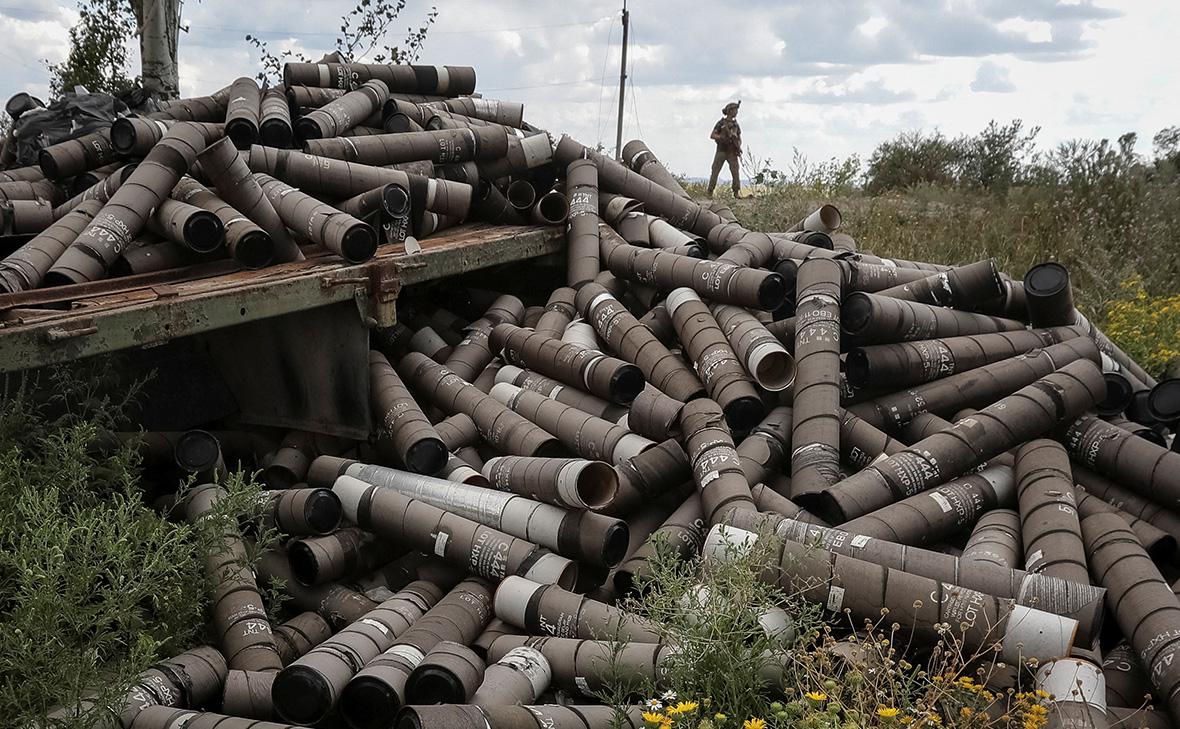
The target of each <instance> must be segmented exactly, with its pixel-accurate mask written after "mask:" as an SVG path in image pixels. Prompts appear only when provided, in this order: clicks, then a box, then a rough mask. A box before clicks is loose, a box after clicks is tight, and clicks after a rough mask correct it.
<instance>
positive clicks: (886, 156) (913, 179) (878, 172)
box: [865, 131, 964, 194]
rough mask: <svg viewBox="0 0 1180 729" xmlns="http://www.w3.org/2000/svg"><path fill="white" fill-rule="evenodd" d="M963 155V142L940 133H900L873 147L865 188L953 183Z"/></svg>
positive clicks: (902, 188) (892, 188) (872, 189)
mask: <svg viewBox="0 0 1180 729" xmlns="http://www.w3.org/2000/svg"><path fill="white" fill-rule="evenodd" d="M963 157H964V145H963V142H962V141H961V140H952V139H947V138H946V137H945V136H943V134H942V132H939V131H934V132H931V133H929V134H925V133H923V132H921V131H913V132H902V133H901V134H899V135H898V136H897V137H896V138H895V139H892V140H890V141H888V142H883V143H881V145H879V146H878V147H877V148H876V149H875V150H873V156H872V157H870V158H869V168H868V172H867V173H866V178H867V179H866V183H865V190H866V191H867V192H869V193H872V194H876V193H880V192H885V191H888V190H904V189H906V188H908V187H913V186H914V185H918V184H928V185H953V184H954V183H955V181H956V180H957V179H958V174H959V168H960V167H961V166H962V164H963Z"/></svg>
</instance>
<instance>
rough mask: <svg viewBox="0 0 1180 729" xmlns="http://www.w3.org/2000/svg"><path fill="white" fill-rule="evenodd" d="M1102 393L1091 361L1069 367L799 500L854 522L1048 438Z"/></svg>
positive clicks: (829, 516) (835, 518) (827, 514)
mask: <svg viewBox="0 0 1180 729" xmlns="http://www.w3.org/2000/svg"><path fill="white" fill-rule="evenodd" d="M1104 389H1105V383H1104V382H1103V380H1102V373H1101V372H1100V371H1099V370H1098V368H1097V367H1096V366H1095V365H1094V363H1093V362H1089V361H1085V360H1081V361H1077V362H1071V363H1070V364H1067V365H1065V366H1064V367H1062V368H1061V369H1059V370H1057V371H1055V372H1052V373H1050V374H1048V375H1046V376H1044V377H1042V378H1041V379H1039V380H1037V381H1036V382H1033V383H1032V384H1030V385H1028V386H1027V387H1024V388H1022V389H1021V390H1019V391H1017V392H1015V393H1013V394H1012V395H1009V396H1008V397H1005V398H1003V399H1001V400H998V401H996V402H995V403H993V404H991V405H989V406H987V407H986V408H984V409H983V410H981V411H980V412H978V413H976V414H975V415H973V416H971V417H969V418H964V419H963V420H960V421H959V422H957V423H955V424H954V426H952V427H951V428H950V429H949V430H942V431H938V432H936V433H934V434H932V435H930V436H928V437H926V438H924V439H922V440H921V441H919V442H917V443H915V444H914V445H912V446H910V447H909V448H906V449H905V450H903V451H901V452H899V453H897V454H895V455H892V456H890V457H888V458H885V459H883V460H880V461H878V462H876V463H874V464H873V465H871V466H869V467H868V468H866V469H864V470H863V471H861V472H859V473H856V474H854V475H853V476H851V477H849V478H846V479H844V480H843V481H841V482H839V483H838V484H836V485H833V486H832V487H831V488H829V489H828V490H826V491H824V492H822V493H821V494H820V495H818V496H817V497H808V498H809V499H810V500H800V503H801V504H802V505H803V506H804V507H805V508H807V509H808V510H809V511H813V512H815V513H816V514H818V515H819V516H820V517H822V518H824V519H825V520H827V521H829V522H831V523H833V524H839V523H842V522H844V521H848V520H849V519H855V518H856V517H858V516H863V515H864V514H867V513H869V512H871V511H876V510H877V509H879V508H881V507H883V506H886V505H888V504H890V503H893V502H894V501H897V500H900V499H903V498H905V497H907V496H912V495H914V494H916V493H918V492H920V491H924V490H926V489H928V488H931V487H933V486H936V485H938V484H940V483H943V482H944V481H946V480H947V479H949V478H955V477H956V476H960V475H962V474H963V473H965V472H967V471H968V470H969V469H971V468H973V467H975V466H977V465H979V464H980V463H982V462H983V461H986V460H988V459H990V458H993V457H995V456H997V455H999V454H1001V453H1003V452H1004V451H1007V450H1009V449H1010V448H1012V447H1013V446H1015V445H1017V444H1018V443H1022V442H1024V441H1027V440H1030V439H1032V438H1035V437H1038V436H1041V435H1044V434H1045V433H1047V432H1048V431H1049V430H1050V429H1052V428H1053V427H1054V426H1056V425H1057V424H1058V423H1061V422H1068V421H1069V419H1071V418H1073V417H1076V415H1077V414H1078V413H1080V412H1084V411H1085V410H1086V409H1088V408H1090V407H1092V406H1093V404H1094V403H1095V402H1097V400H1098V399H1099V398H1100V397H1101V393H1102V391H1103V390H1104ZM798 407H799V406H798V403H797V402H796V405H795V410H796V412H798ZM796 437H798V435H797V434H796ZM792 485H793V484H792Z"/></svg>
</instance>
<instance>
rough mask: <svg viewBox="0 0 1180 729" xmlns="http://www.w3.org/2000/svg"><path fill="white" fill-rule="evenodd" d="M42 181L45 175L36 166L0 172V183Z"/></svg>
mask: <svg viewBox="0 0 1180 729" xmlns="http://www.w3.org/2000/svg"><path fill="white" fill-rule="evenodd" d="M44 179H45V173H44V172H43V171H42V170H41V167H40V166H38V165H29V166H28V167H13V168H12V169H7V170H0V182H36V181H37V180H44Z"/></svg>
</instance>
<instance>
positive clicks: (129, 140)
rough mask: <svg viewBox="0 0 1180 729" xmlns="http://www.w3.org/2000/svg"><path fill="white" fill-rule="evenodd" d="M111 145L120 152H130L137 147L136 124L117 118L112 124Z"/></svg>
mask: <svg viewBox="0 0 1180 729" xmlns="http://www.w3.org/2000/svg"><path fill="white" fill-rule="evenodd" d="M120 122H122V123H120ZM111 147H112V148H114V150H115V151H116V152H118V153H119V154H128V153H129V152H131V150H132V149H133V148H134V147H135V126H134V125H133V124H132V123H131V122H130V121H129V120H124V119H116V120H115V122H114V123H113V124H111Z"/></svg>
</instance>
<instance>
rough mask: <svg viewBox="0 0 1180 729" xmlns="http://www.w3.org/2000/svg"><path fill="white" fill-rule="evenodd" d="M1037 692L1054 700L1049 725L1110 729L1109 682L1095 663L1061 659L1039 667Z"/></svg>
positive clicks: (1078, 659) (1079, 659)
mask: <svg viewBox="0 0 1180 729" xmlns="http://www.w3.org/2000/svg"><path fill="white" fill-rule="evenodd" d="M1036 687H1037V689H1039V690H1041V691H1044V692H1046V693H1047V694H1049V695H1050V696H1052V697H1053V708H1052V709H1050V712H1049V720H1048V721H1049V725H1050V726H1056V727H1106V726H1108V724H1109V719H1108V718H1107V715H1106V678H1105V677H1104V676H1103V673H1102V669H1101V668H1100V667H1099V666H1098V665H1097V664H1095V663H1093V662H1091V661H1088V660H1084V659H1081V658H1059V659H1057V660H1054V661H1049V662H1048V663H1045V664H1043V665H1040V666H1038V667H1037V673H1036Z"/></svg>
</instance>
